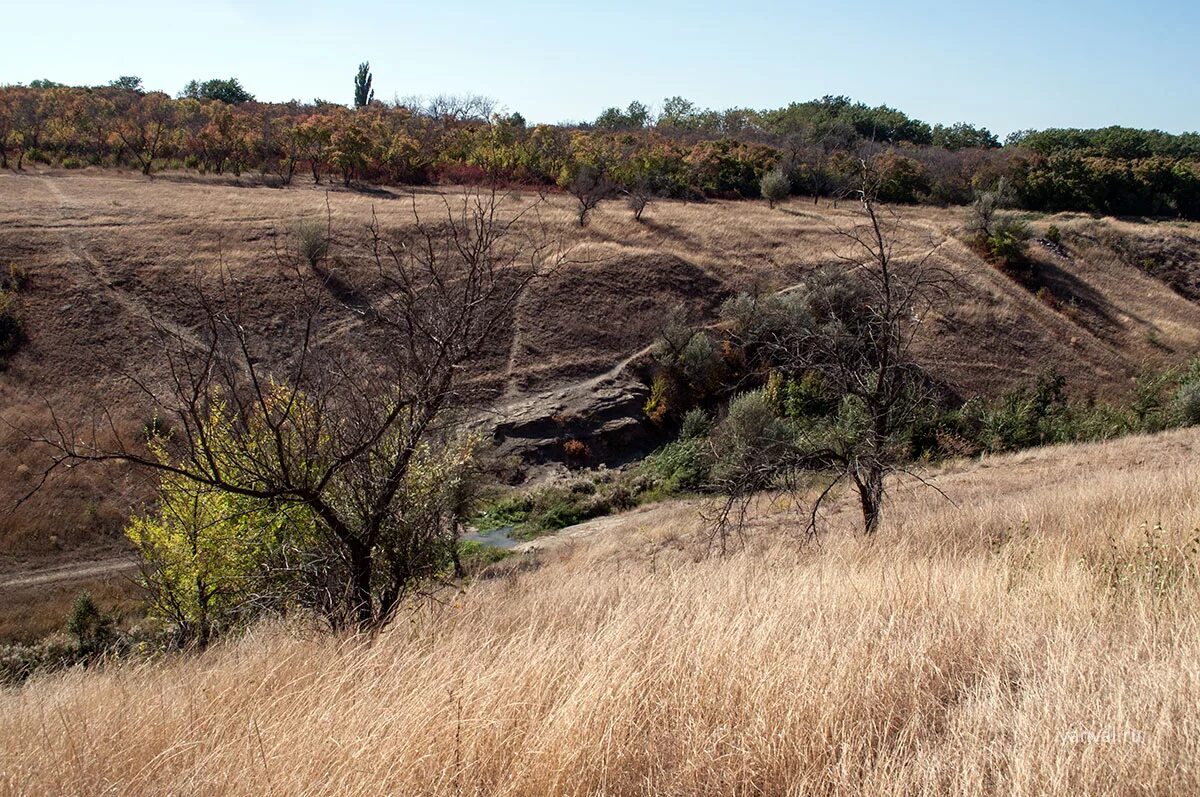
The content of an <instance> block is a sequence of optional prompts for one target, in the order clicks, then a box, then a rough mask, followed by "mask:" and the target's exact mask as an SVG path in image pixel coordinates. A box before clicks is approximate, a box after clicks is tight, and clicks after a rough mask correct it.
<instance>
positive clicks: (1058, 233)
mask: <svg viewBox="0 0 1200 797" xmlns="http://www.w3.org/2000/svg"><path fill="white" fill-rule="evenodd" d="M1046 240H1047V241H1049V242H1050V243H1052V244H1060V243H1062V230H1060V229H1058V225H1057V224H1051V225H1050V226H1049V227H1047V228H1046Z"/></svg>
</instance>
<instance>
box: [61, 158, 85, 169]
mask: <svg viewBox="0 0 1200 797" xmlns="http://www.w3.org/2000/svg"><path fill="white" fill-rule="evenodd" d="M62 166H63V168H64V169H82V168H83V167H84V163H83V161H81V160H79V158H72V157H66V158H63V162H62Z"/></svg>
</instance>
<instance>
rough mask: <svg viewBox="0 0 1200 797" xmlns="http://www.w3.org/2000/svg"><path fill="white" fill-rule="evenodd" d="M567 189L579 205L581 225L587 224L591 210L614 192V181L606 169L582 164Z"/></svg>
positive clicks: (571, 177) (568, 181)
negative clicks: (605, 171)
mask: <svg viewBox="0 0 1200 797" xmlns="http://www.w3.org/2000/svg"><path fill="white" fill-rule="evenodd" d="M566 189H567V191H568V193H570V194H571V196H573V197H575V201H576V202H577V203H578V205H579V207H578V213H577V218H578V220H579V226H580V227H586V226H587V223H588V216H589V215H590V214H591V212H592V211H593V210H595V209H596V208H597V207H598V206H599V205H600V203H601V202H602V201H603V200H605V199H608V198H609V197H610V196H612V192H613V187H612V182H611V181H610V180H609V179H608V175H607V174H605V173H604V170H603V169H602V168H600V167H597V166H592V165H589V164H583V165H580V166H578V167H577V168H576V169H575V172H574V174H572V175H571V176H570V178H568V179H567V181H566ZM643 207H644V206H643Z"/></svg>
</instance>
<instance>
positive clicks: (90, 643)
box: [67, 592, 117, 657]
mask: <svg viewBox="0 0 1200 797" xmlns="http://www.w3.org/2000/svg"><path fill="white" fill-rule="evenodd" d="M67 633H69V634H70V635H71V638H72V639H73V640H74V641H75V646H76V647H77V648H78V649H79V653H80V654H81V655H83V656H88V657H92V656H98V655H100V654H102V653H104V652H105V651H106V650H108V649H109V648H110V647H111V646H112V645H113V644H114V642H115V641H116V638H117V622H116V620H115V619H114V618H113V617H111V616H109V615H107V614H105V613H104V612H102V611H101V610H100V607H99V606H97V605H96V602H95V601H94V600H92V596H91V593H89V592H81V593H80V594H79V597H77V598H76V599H75V603H74V605H73V606H72V607H71V614H70V616H69V617H67Z"/></svg>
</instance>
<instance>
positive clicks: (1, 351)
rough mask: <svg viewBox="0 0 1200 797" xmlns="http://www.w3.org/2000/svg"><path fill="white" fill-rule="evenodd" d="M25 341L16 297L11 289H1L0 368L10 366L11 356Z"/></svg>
mask: <svg viewBox="0 0 1200 797" xmlns="http://www.w3.org/2000/svg"><path fill="white" fill-rule="evenodd" d="M24 342H25V332H24V330H23V329H22V328H21V322H20V320H19V319H18V318H17V315H16V299H15V298H13V295H12V293H11V292H10V291H6V290H3V289H0V370H3V369H4V368H5V367H7V366H8V361H9V358H11V357H12V355H13V354H15V353H16V352H17V350H18V349H19V348H21V344H22V343H24Z"/></svg>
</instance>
